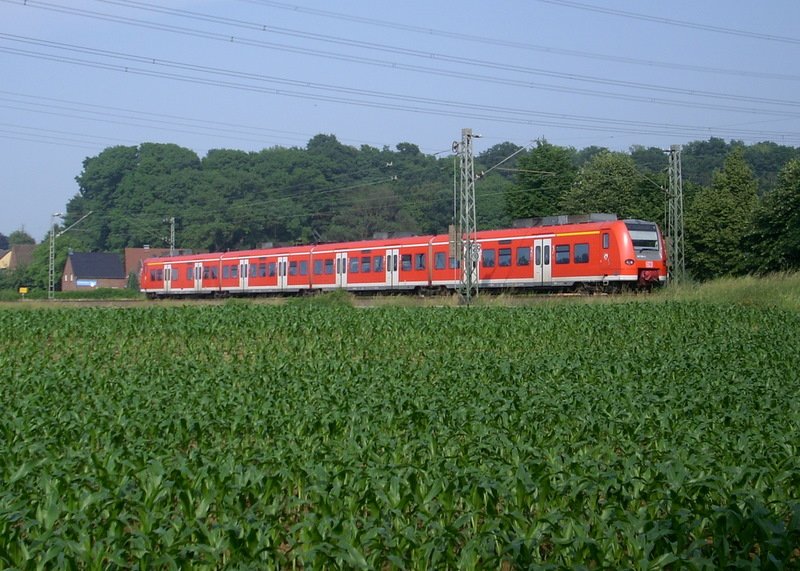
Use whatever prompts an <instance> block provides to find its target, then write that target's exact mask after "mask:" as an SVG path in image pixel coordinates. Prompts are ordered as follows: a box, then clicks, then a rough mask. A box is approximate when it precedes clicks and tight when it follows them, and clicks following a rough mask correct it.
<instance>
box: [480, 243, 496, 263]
mask: <svg viewBox="0 0 800 571" xmlns="http://www.w3.org/2000/svg"><path fill="white" fill-rule="evenodd" d="M482 254H483V267H484V268H493V267H494V258H495V251H494V249H492V248H489V249H486V250H483V252H482Z"/></svg>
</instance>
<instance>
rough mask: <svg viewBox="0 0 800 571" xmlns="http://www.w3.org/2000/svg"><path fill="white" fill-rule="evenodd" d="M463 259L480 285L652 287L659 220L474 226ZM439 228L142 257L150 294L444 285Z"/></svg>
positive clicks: (661, 261)
mask: <svg viewBox="0 0 800 571" xmlns="http://www.w3.org/2000/svg"><path fill="white" fill-rule="evenodd" d="M473 242H474V243H475V245H474V246H473V251H472V252H471V254H472V255H471V256H468V257H467V259H468V260H469V262H468V263H471V264H473V269H474V271H475V272H476V273H475V275H477V279H478V286H479V287H480V288H489V289H548V290H565V289H577V288H581V289H589V290H607V291H616V290H619V289H623V288H631V289H633V288H651V287H653V286H656V285H660V284H663V283H665V281H666V279H667V265H666V248H665V246H664V241H663V238H662V236H661V232H660V231H659V228H658V225H657V224H655V223H654V222H648V221H645V220H616V219H611V220H600V221H586V222H580V223H562V224H549V225H541V226H529V227H524V228H507V229H501V230H486V231H481V232H477V233H476V234H475V236H474V237H473ZM459 258H460V257H459V256H456V255H455V253H454V251H453V248H452V246H451V243H450V237H449V236H448V235H447V234H440V235H435V236H411V237H405V238H388V239H375V240H361V241H353V242H340V243H333V244H315V245H307V246H291V247H278V248H265V249H255V250H244V251H236V252H226V253H218V254H195V255H189V256H171V257H161V258H150V259H147V260H145V261H144V263H143V267H142V273H141V276H140V283H141V290H142V291H143V292H144V293H146V294H147V295H148V296H150V297H162V296H189V295H195V296H200V295H255V294H281V293H304V292H312V291H325V290H332V289H345V290H349V291H366V292H369V291H372V292H382V291H394V290H415V291H430V290H441V291H447V290H452V289H455V288H457V287H458V286H459V284H460V283H461V277H462V273H463V271H464V269H463V268H462V267H460V263H459Z"/></svg>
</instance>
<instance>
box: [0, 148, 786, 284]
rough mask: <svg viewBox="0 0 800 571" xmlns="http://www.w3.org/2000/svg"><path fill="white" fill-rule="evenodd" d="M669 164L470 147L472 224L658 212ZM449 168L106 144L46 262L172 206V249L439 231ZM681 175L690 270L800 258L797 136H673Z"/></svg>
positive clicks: (117, 240) (713, 271) (619, 155)
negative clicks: (789, 140) (750, 141)
mask: <svg viewBox="0 0 800 571" xmlns="http://www.w3.org/2000/svg"><path fill="white" fill-rule="evenodd" d="M667 166H668V157H667V154H666V153H665V152H664V151H663V150H662V149H659V148H654V147H649V148H646V147H642V146H635V147H632V148H631V149H630V150H629V151H628V152H614V151H610V150H608V149H606V148H602V147H587V148H584V149H580V150H578V149H575V148H572V147H561V146H557V145H552V144H550V143H549V142H547V141H546V140H539V141H537V142H536V143H535V145H533V146H531V147H530V148H526V149H523V148H521V147H519V146H517V145H514V144H512V143H508V142H506V143H501V144H498V145H495V146H493V147H491V148H490V149H487V150H486V151H484V152H482V153H480V154H479V155H478V156H476V157H475V171H476V173H477V174H478V180H477V181H476V184H475V189H476V211H477V219H478V220H477V223H478V226H479V227H480V228H482V229H483V228H499V227H504V226H509V225H511V224H512V222H513V220H515V219H524V218H534V217H542V216H550V215H556V214H581V213H589V212H606V213H614V214H617V215H618V216H619V217H621V218H641V219H646V220H653V221H656V222H659V223H662V222H663V219H664V213H665V199H666V191H665V189H666V188H667V187H668V174H667ZM458 174H459V173H458V163H457V158H455V157H453V156H437V155H430V154H425V153H423V152H421V151H420V149H419V147H418V146H416V145H414V144H411V143H400V144H398V145H396V147H395V148H394V149H390V148H388V147H383V148H382V149H378V148H375V147H371V146H368V145H363V146H361V147H360V148H356V147H352V146H348V145H344V144H342V143H340V142H339V141H338V140H337V139H336V137H335V136H334V135H323V134H320V135H317V136H315V137H313V138H312V139H311V140H310V141H309V142H308V143H307V145H306V146H305V147H303V148H301V147H292V148H284V147H272V148H268V149H264V150H262V151H258V152H245V151H239V150H230V149H215V150H212V151H209V152H208V154H207V155H206V156H204V157H202V158H201V157H198V155H197V154H196V153H195V152H193V151H191V150H189V149H186V148H182V147H180V146H178V145H173V144H156V143H143V144H141V145H138V146H115V147H110V148H107V149H105V150H104V151H102V152H101V153H99V154H98V155H97V156H94V157H88V158H86V159H85V160H84V161H83V169H82V171H81V172H80V174H79V175H78V176H77V177H76V180H77V182H78V185H79V192H78V194H77V195H75V196H74V197H73V198H72V199H71V200H70V201H69V203H68V204H67V210H66V212H67V214H66V217H65V219H64V227H67V226H70V225H71V224H72V223H74V222H76V221H77V220H78V219H80V218H81V217H82V216H83V215H84V214H85V213H87V212H89V211H91V212H92V215H91V216H89V217H88V218H86V219H85V220H84V221H82V222H81V224H80V225H78V226H76V227H75V228H73V229H71V230H70V232H68V233H66V234H64V235H63V236H61V237H60V238H59V239H58V240H57V268H61V267H63V262H64V261H65V259H66V255H67V251H68V250H70V249H71V250H74V251H122V249H123V248H125V247H141V246H143V245H145V244H149V245H151V246H153V247H162V246H165V245H166V243H167V240H168V237H169V235H170V221H171V219H173V218H174V220H175V221H174V224H175V230H176V232H175V235H176V247H178V248H181V249H192V250H195V251H225V250H232V249H241V248H252V247H260V246H263V245H265V244H275V245H277V244H297V243H310V242H330V241H338V240H350V239H364V238H370V237H372V236H373V235H374V234H375V233H379V232H380V233H400V232H402V233H414V234H424V233H444V232H446V231H447V227H448V225H449V224H451V223H452V220H453V195H454V180H456V179H457V178H458ZM682 174H683V181H684V197H685V198H684V212H685V225H686V232H685V236H686V263H687V269H688V270H689V272H690V273H691V275H693V276H694V277H695V278H697V279H701V280H703V279H709V278H713V277H717V276H723V275H738V274H743V273H748V272H770V271H778V270H789V269H798V267H800V149H797V148H793V147H788V146H783V145H778V144H776V143H758V144H755V145H745V144H744V143H742V142H740V141H731V142H726V141H723V140H722V139H716V138H712V139H710V140H708V141H695V142H691V143H689V144H687V145H684V147H683V152H682ZM20 234H23V235H22V236H20ZM12 236H14V239H15V240H16V241H17V242H18V241H19V240H20V239H25V238H26V236H25V235H24V232H23V233H20V232H19V231H17V232H16V233H12ZM28 238H29V237H28ZM45 238H46V237H42V242H43V243H45V244H44V245H43V246H41V247H39V248H38V249H37V251H36V252H35V254H34V261H33V262H32V263H31V264H30V266H29V267H27V268H24V269H22V270H19V271H17V272H0V273H2V274H3V275H0V288H3V287H15V286H16V285H20V284H23V283H24V285H30V286H34V287H37V286H38V287H43V286H44V284H46V280H47V257H48V247H47V245H46V239H45ZM4 240H5V241H6V242H8V238H7V237H6V236H4V235H2V234H0V244H2V243H3V241H4Z"/></svg>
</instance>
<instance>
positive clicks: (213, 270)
mask: <svg viewBox="0 0 800 571" xmlns="http://www.w3.org/2000/svg"><path fill="white" fill-rule="evenodd" d="M218 275H219V273H218V272H217V267H216V266H211V279H212V280H215V279H217V276H218Z"/></svg>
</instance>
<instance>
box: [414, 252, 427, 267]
mask: <svg viewBox="0 0 800 571" xmlns="http://www.w3.org/2000/svg"><path fill="white" fill-rule="evenodd" d="M414 269H415V270H424V269H425V254H415V255H414Z"/></svg>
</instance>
